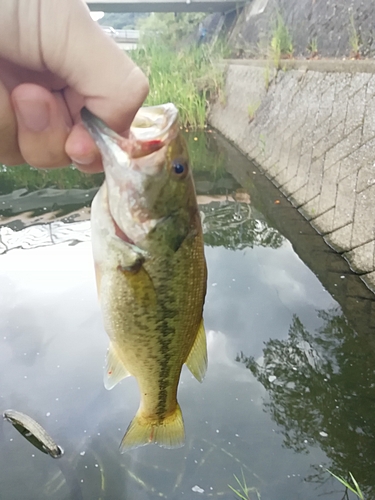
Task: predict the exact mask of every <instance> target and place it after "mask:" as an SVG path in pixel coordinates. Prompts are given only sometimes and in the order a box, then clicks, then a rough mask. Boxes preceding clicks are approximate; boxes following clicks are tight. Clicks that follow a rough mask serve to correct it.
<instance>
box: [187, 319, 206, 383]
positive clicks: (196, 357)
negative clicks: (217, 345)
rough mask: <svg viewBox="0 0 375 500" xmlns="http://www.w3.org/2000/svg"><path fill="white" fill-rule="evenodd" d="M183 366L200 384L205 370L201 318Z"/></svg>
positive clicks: (204, 348)
mask: <svg viewBox="0 0 375 500" xmlns="http://www.w3.org/2000/svg"><path fill="white" fill-rule="evenodd" d="M185 364H186V366H187V367H188V368H189V370H190V371H191V373H192V374H193V375H194V377H195V378H196V379H197V380H198V382H202V380H203V379H204V376H205V374H206V370H207V342H206V332H205V330H204V325H203V318H202V320H201V323H200V325H199V328H198V333H197V336H196V337H195V341H194V344H193V347H192V348H191V350H190V353H189V356H188V357H187V360H186V361H185Z"/></svg>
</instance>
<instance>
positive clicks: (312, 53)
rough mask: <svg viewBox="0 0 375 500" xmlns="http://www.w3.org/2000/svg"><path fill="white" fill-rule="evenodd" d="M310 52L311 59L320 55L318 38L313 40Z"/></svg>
mask: <svg viewBox="0 0 375 500" xmlns="http://www.w3.org/2000/svg"><path fill="white" fill-rule="evenodd" d="M308 50H309V51H310V56H311V57H316V56H317V55H318V40H317V38H312V39H311V41H310V43H309V46H308Z"/></svg>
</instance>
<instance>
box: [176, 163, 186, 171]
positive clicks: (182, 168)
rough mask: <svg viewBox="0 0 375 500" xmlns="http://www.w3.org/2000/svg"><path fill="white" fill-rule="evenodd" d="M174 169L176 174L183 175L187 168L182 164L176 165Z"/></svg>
mask: <svg viewBox="0 0 375 500" xmlns="http://www.w3.org/2000/svg"><path fill="white" fill-rule="evenodd" d="M173 169H174V173H175V174H183V173H184V171H185V167H184V166H183V165H182V163H174V164H173Z"/></svg>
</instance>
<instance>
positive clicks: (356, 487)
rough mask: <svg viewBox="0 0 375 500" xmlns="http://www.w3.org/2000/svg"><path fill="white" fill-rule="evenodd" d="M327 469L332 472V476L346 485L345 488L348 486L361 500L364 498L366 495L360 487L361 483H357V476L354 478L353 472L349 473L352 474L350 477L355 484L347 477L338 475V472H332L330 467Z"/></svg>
mask: <svg viewBox="0 0 375 500" xmlns="http://www.w3.org/2000/svg"><path fill="white" fill-rule="evenodd" d="M326 471H327V472H329V473H330V474H331V476H333V477H334V478H335V479H337V480H338V481H340V483H341V484H342V485H343V486H345V488H347V489H348V490H349V491H351V492H352V493H354V494H355V495H357V497H358V498H359V499H360V500H364V496H363V493H362V491H361V488H360V487H359V484H358V483H357V481H356V480H355V478H354V476H353V474H352V473H351V472H349V475H350V479H351V480H352V483H353V486H352V485H351V484H350V483H349V482H348V481H347V480H346V479H344V478H343V477H341V476H336V474H334V473H333V472H331V471H330V470H328V469H326Z"/></svg>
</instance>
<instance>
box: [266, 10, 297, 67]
mask: <svg viewBox="0 0 375 500" xmlns="http://www.w3.org/2000/svg"><path fill="white" fill-rule="evenodd" d="M269 52H270V58H271V59H272V61H273V63H274V65H275V67H276V68H280V59H285V58H289V57H292V55H293V41H292V37H291V34H290V33H289V30H288V27H287V26H286V24H285V22H284V19H283V17H282V15H281V14H280V12H278V13H277V15H276V20H275V22H274V26H273V30H272V36H271V42H270V47H269Z"/></svg>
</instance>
